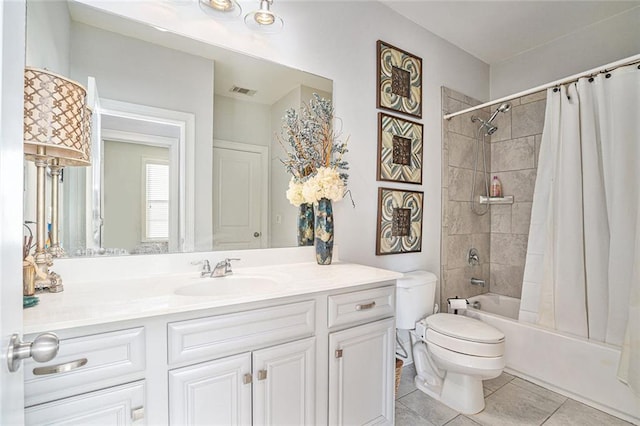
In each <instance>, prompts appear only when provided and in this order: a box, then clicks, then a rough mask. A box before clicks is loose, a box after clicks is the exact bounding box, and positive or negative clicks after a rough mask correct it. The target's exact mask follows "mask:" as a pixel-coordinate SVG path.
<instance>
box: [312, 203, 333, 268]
mask: <svg viewBox="0 0 640 426" xmlns="http://www.w3.org/2000/svg"><path fill="white" fill-rule="evenodd" d="M332 258H333V206H332V205H331V200H329V199H328V198H321V199H320V200H318V207H317V208H316V261H317V262H318V265H330V264H331V259H332Z"/></svg>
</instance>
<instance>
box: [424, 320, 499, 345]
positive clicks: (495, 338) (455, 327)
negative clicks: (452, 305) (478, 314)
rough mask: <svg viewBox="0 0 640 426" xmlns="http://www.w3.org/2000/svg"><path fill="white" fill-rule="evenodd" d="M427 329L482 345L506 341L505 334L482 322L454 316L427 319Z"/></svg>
mask: <svg viewBox="0 0 640 426" xmlns="http://www.w3.org/2000/svg"><path fill="white" fill-rule="evenodd" d="M426 321H427V327H428V328H431V329H433V330H435V331H437V332H438V333H442V334H445V335H447V336H451V337H455V338H457V339H463V340H468V341H471V342H480V343H499V342H502V341H504V333H502V332H501V331H500V330H498V329H497V328H495V327H492V326H490V325H489V324H487V323H484V322H482V321H480V320H477V319H473V318H469V317H466V316H464V315H454V314H445V313H440V314H435V315H430V316H428V317H427V318H426Z"/></svg>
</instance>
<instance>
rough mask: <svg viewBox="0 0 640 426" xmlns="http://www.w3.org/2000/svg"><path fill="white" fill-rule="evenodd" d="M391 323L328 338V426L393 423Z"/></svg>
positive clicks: (391, 321)
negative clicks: (329, 425)
mask: <svg viewBox="0 0 640 426" xmlns="http://www.w3.org/2000/svg"><path fill="white" fill-rule="evenodd" d="M394 331H395V330H394V321H393V318H389V319H386V320H382V321H377V322H373V323H369V324H365V325H361V326H358V327H353V328H349V329H346V330H344V331H339V332H336V333H331V334H330V335H329V351H330V352H329V424H331V425H370V424H389V425H390V424H393V403H394V401H393V386H394V368H395V366H394V345H393V335H394Z"/></svg>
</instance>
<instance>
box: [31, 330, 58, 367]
mask: <svg viewBox="0 0 640 426" xmlns="http://www.w3.org/2000/svg"><path fill="white" fill-rule="evenodd" d="M59 348H60V342H59V341H58V336H56V335H55V334H53V333H42V334H40V335H39V336H38V337H36V338H35V339H34V340H33V343H32V344H31V357H32V358H33V360H34V361H36V362H47V361H51V360H52V359H53V358H55V356H56V355H57V354H58V349H59Z"/></svg>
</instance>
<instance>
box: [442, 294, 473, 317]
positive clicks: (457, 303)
mask: <svg viewBox="0 0 640 426" xmlns="http://www.w3.org/2000/svg"><path fill="white" fill-rule="evenodd" d="M468 304H469V301H468V300H467V299H461V298H459V297H458V296H456V297H450V298H448V299H447V305H449V312H451V310H453V313H454V314H457V313H458V310H462V309H467V305H468Z"/></svg>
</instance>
